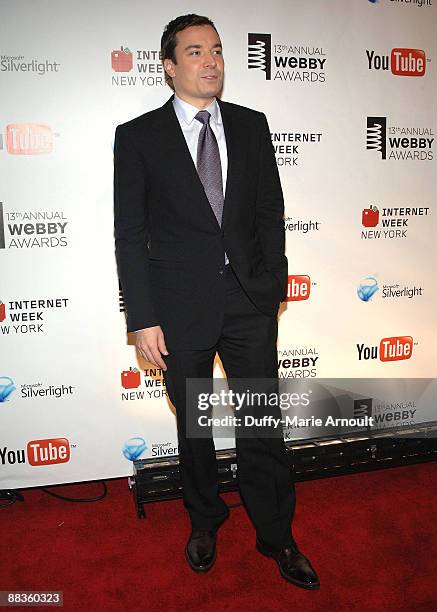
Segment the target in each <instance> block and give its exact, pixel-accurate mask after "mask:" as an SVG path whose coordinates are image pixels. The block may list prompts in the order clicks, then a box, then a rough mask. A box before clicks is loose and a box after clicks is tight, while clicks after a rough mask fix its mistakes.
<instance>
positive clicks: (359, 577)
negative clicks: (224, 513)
mask: <svg viewBox="0 0 437 612" xmlns="http://www.w3.org/2000/svg"><path fill="white" fill-rule="evenodd" d="M436 479H437V464H436V463H428V464H421V465H415V466H408V467H402V468H393V469H387V470H382V471H379V472H372V473H364V474H355V475H352V476H341V477H337V478H327V479H324V480H317V481H313V482H304V483H298V484H297V485H296V489H297V496H298V497H297V509H296V515H295V520H294V536H295V538H296V540H297V542H298V544H299V545H300V548H301V550H302V552H304V553H305V554H307V556H308V557H309V558H310V559H311V562H312V563H313V565H314V567H315V569H316V570H317V572H318V574H319V576H320V580H321V588H320V590H318V591H315V592H311V591H304V590H302V589H299V588H297V587H295V586H293V585H291V584H288V583H287V582H285V581H284V580H283V579H282V578H281V577H280V575H279V572H278V569H277V566H276V564H275V563H274V561H272V560H269V559H266V558H264V557H262V556H261V555H260V554H259V553H258V552H256V550H255V546H254V545H255V536H254V531H253V528H252V526H251V524H250V523H249V520H248V518H247V515H246V512H245V510H244V508H242V507H239V508H235V509H232V511H231V517H230V519H229V520H228V521H227V522H226V523H225V524H224V525H223V527H222V529H221V530H220V532H219V539H218V558H217V561H216V564H215V566H214V567H213V569H212V570H211V571H210V572H209V573H208V574H205V575H197V574H195V573H194V572H193V571H192V570H191V569H190V568H189V567H188V565H187V563H186V561H185V559H184V554H183V550H184V545H185V542H186V538H187V535H188V530H189V526H188V521H187V518H186V515H185V511H184V509H183V506H182V502H181V501H179V500H178V501H171V502H160V503H155V504H152V505H148V506H146V511H147V518H146V519H143V520H140V519H137V517H136V514H135V512H134V506H133V500H132V498H131V493H130V491H129V490H128V487H127V481H126V479H118V480H111V481H108V495H107V497H106V498H105V499H104V500H102V501H99V502H95V503H89V504H86V503H82V504H79V503H76V504H73V503H68V502H63V501H61V500H57V499H54V498H52V497H50V496H48V495H46V494H45V493H43V492H42V491H40V490H38V489H27V490H24V491H22V492H23V494H24V496H25V502H24V503H19V502H17V503H15V505H13V506H11V507H9V508H7V509H2V510H0V521H1V522H2V530H1V533H2V562H1V569H0V590H7V589H11V590H20V589H23V590H44V589H50V590H62V591H64V609H65V610H90V609H91V610H92V609H94V610H140V609H141V610H143V609H144V610H149V611H151V612H155V611H158V610H160V611H161V610H162V611H163V612H164V611H166V612H168V611H170V612H172V611H178V610H184V611H186V612H189V611H190V610H193V611H196V612H197V611H200V612H204V611H205V612H206V611H212V610H214V611H216V612H225V611H228V610H229V611H231V610H232V611H233V612H235V611H237V612H239V611H240V610H241V611H244V612H246V611H247V612H250V611H254V612H255V611H257V612H258V611H270V610H271V611H272V612H273V611H275V612H278V611H282V610H284V611H285V610H287V611H295V610H296V611H298V612H300V611H304V610H327V611H328V612H331V611H332V612H339V611H342V610H354V611H361V610H363V611H364V610H366V611H367V610H371V611H372V612H373V611H380V610H381V611H384V612H388V611H396V612H400V611H404V610H415V611H417V612H419V611H420V612H428V611H430V612H431V611H433V610H437V587H436V582H437V554H436V553H437V542H436V540H437V538H436V531H437V529H436V510H437V504H436V499H437V493H436ZM52 490H54V491H56V492H57V493H60V494H63V495H66V496H70V497H94V496H96V495H98V493H99V492H100V485H98V484H97V483H88V484H81V485H69V486H64V487H56V488H53V489H52ZM225 499H226V500H227V501H228V503H232V502H236V501H238V496H237V495H236V494H228V495H225Z"/></svg>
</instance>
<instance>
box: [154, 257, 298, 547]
mask: <svg viewBox="0 0 437 612" xmlns="http://www.w3.org/2000/svg"><path fill="white" fill-rule="evenodd" d="M224 280H225V283H226V299H225V304H224V316H223V324H222V328H221V333H220V336H219V337H218V338H217V341H216V343H215V344H214V345H213V346H211V347H210V348H207V349H201V350H170V354H169V355H168V356H165V357H164V359H165V362H166V365H167V371H166V372H164V378H165V382H166V386H167V392H168V395H169V398H170V400H171V402H172V403H173V405H174V406H175V409H176V414H177V427H178V440H179V459H180V471H181V478H182V484H183V496H184V503H185V507H186V509H187V510H188V513H189V516H190V519H191V523H192V527H193V529H205V530H215V529H217V528H218V527H219V526H220V524H221V523H222V522H223V521H224V520H225V519H226V518H227V516H228V514H229V510H228V508H227V506H226V504H225V503H224V501H223V500H222V499H221V497H220V496H219V493H218V484H217V462H216V455H215V446H214V440H213V439H212V437H210V438H193V437H189V436H187V433H186V415H187V410H197V407H193V406H189V405H187V401H186V387H185V385H186V378H211V377H212V374H213V363H214V358H215V355H216V353H218V355H219V357H220V359H221V361H222V364H223V367H224V369H225V373H226V376H227V378H228V379H230V378H236V379H237V378H269V379H277V376H278V362H277V352H276V341H277V332H278V323H277V318H276V316H269V315H266V314H263V313H261V312H260V311H259V310H258V309H257V308H256V307H255V305H254V304H253V303H252V302H251V300H250V299H249V297H248V296H247V294H246V293H245V291H244V290H243V289H242V287H241V285H240V283H239V281H238V279H237V277H236V276H235V274H234V272H233V270H232V268H231V265H227V266H226V267H225V279H224ZM269 411H270V414H272V415H273V416H274V417H275V418H278V417H279V418H280V416H281V415H280V409H279V408H278V407H271V408H269ZM236 453H237V465H238V483H239V488H240V493H241V497H242V499H243V502H244V504H245V506H246V509H247V511H248V514H249V516H250V518H251V520H252V522H253V524H254V526H255V529H256V532H257V535H258V536H259V537H260V538H262V540H264V541H265V542H266V543H268V544H270V545H271V546H273V547H276V548H281V547H283V546H287V545H290V544H291V543H292V535H291V521H292V518H293V514H294V508H295V490H294V482H293V478H292V474H291V469H290V464H289V460H288V458H287V455H286V450H285V444H284V440H283V439H282V438H281V437H271V438H270V437H269V438H265V437H259V438H258V437H250V438H246V437H239V436H238V435H237V436H236Z"/></svg>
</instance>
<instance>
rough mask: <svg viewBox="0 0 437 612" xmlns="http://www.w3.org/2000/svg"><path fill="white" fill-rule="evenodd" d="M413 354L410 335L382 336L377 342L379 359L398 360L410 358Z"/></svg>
mask: <svg viewBox="0 0 437 612" xmlns="http://www.w3.org/2000/svg"><path fill="white" fill-rule="evenodd" d="M412 354H413V338H412V337H411V336H393V337H391V338H383V339H382V340H381V342H380V343H379V355H380V357H379V358H380V359H381V361H400V360H401V359H410V357H411V355H412Z"/></svg>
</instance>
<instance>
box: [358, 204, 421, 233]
mask: <svg viewBox="0 0 437 612" xmlns="http://www.w3.org/2000/svg"><path fill="white" fill-rule="evenodd" d="M429 212H430V207H429V206H390V207H389V206H387V207H383V208H381V209H379V208H378V207H377V206H375V205H374V204H371V205H370V206H369V207H368V208H364V209H363V210H362V211H361V224H362V226H363V227H364V229H362V230H361V239H362V240H380V239H382V240H390V239H398V238H407V236H408V232H409V229H410V221H411V220H412V219H414V223H417V222H418V221H419V219H420V218H421V217H427V216H428V214H429ZM417 218H419V219H417ZM416 219H417V220H416ZM423 221H425V220H423Z"/></svg>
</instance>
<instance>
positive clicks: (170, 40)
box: [161, 13, 218, 87]
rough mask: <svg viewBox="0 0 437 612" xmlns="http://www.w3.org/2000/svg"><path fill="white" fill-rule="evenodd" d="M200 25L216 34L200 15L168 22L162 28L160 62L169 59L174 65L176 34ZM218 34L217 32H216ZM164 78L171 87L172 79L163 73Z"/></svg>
mask: <svg viewBox="0 0 437 612" xmlns="http://www.w3.org/2000/svg"><path fill="white" fill-rule="evenodd" d="M201 25H209V26H211V27H213V28H214V30H215V31H216V32H217V28H216V27H215V25H214V24H213V22H212V21H211V19H209V18H208V17H203V16H202V15H195V14H194V13H190V14H189V15H181V16H180V17H176V19H173V20H172V21H170V22H169V23H168V24H167V25H166V26H165V28H164V32H163V33H162V36H161V60H162V61H164V60H165V59H171V61H172V62H173V63H174V64H176V63H177V62H176V54H175V49H176V45H177V38H176V34H177V33H178V32H182V30H185V29H186V28H189V27H191V26H201ZM217 34H218V32H217ZM165 78H166V81H167V83H168V84H169V85H170V86H171V87H173V83H172V79H171V77H169V76H168V74H167V73H165Z"/></svg>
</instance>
